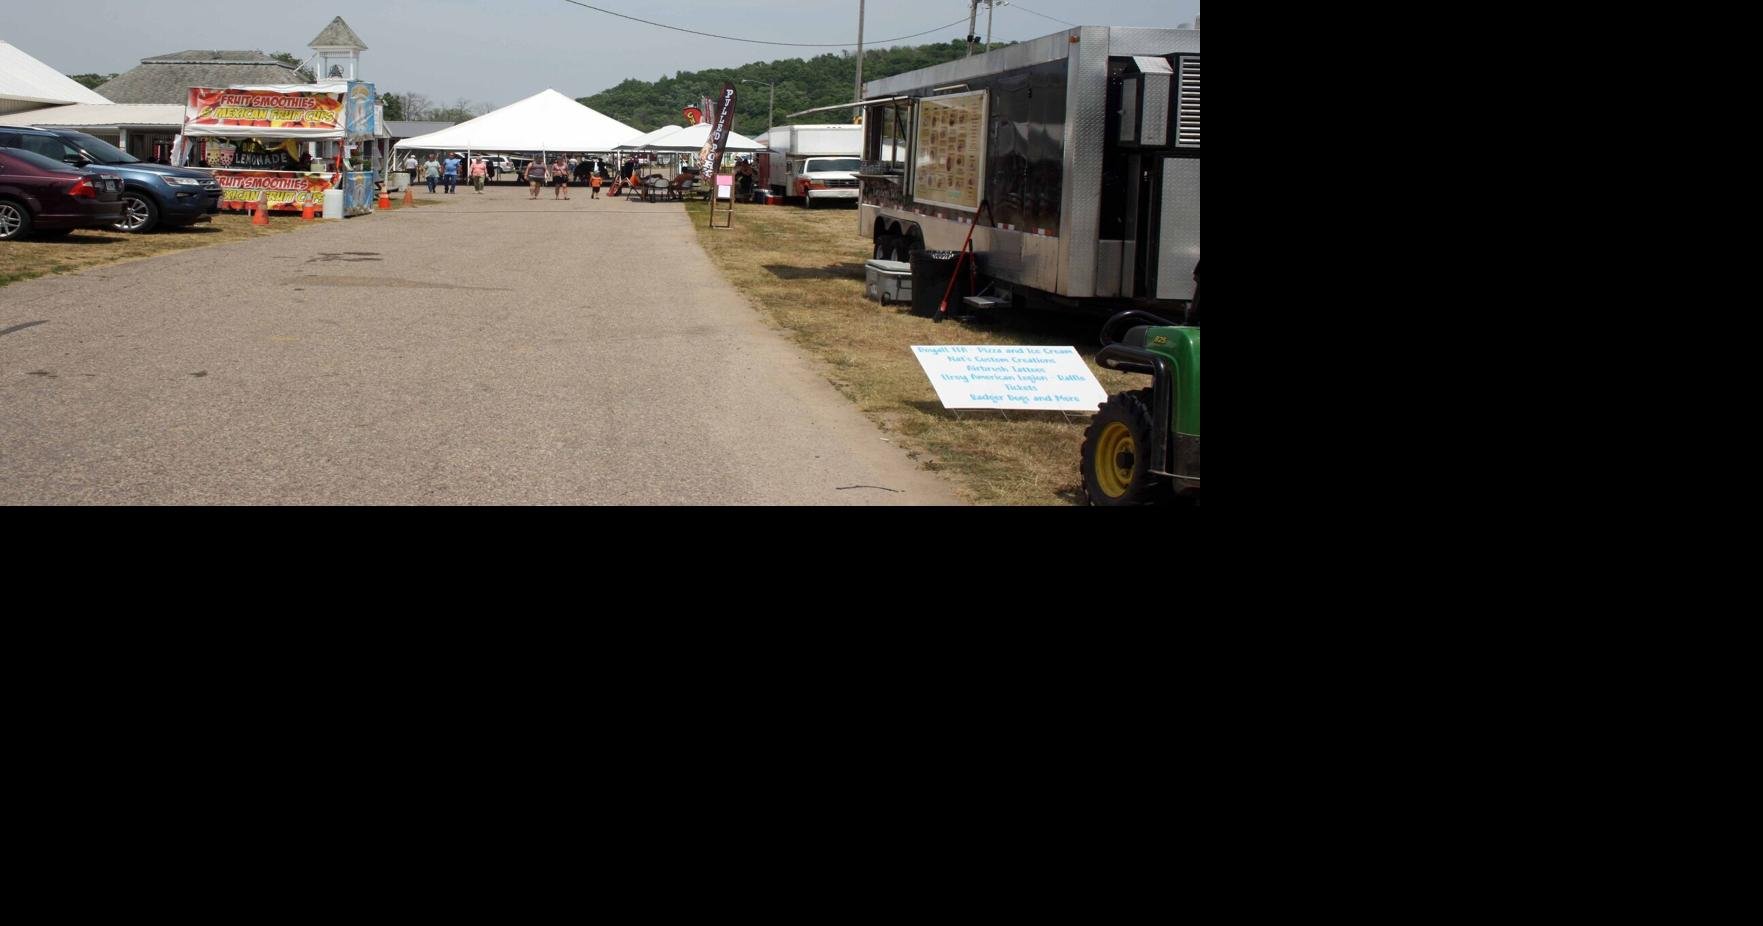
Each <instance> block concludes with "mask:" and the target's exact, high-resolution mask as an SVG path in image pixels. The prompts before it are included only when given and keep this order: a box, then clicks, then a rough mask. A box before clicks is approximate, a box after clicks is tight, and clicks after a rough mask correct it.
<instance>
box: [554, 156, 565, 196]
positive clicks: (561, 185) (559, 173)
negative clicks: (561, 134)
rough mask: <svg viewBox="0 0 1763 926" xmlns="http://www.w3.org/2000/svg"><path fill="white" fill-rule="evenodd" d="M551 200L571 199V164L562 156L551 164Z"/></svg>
mask: <svg viewBox="0 0 1763 926" xmlns="http://www.w3.org/2000/svg"><path fill="white" fill-rule="evenodd" d="M551 198H552V199H568V198H569V162H567V161H565V160H563V155H561V154H560V155H558V156H557V159H556V160H554V161H552V162H551Z"/></svg>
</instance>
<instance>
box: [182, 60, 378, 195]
mask: <svg viewBox="0 0 1763 926" xmlns="http://www.w3.org/2000/svg"><path fill="white" fill-rule="evenodd" d="M389 140H390V135H389V133H387V132H386V131H385V130H384V120H383V119H381V118H380V117H379V98H378V94H377V93H376V92H375V90H374V85H373V84H371V83H368V82H367V81H361V80H324V81H319V82H318V83H315V84H288V85H280V86H233V87H227V88H225V89H214V88H208V87H192V88H191V89H190V93H189V98H188V101H187V102H186V103H185V105H184V128H183V134H182V135H181V136H180V137H179V139H178V149H175V151H174V163H188V164H190V165H191V166H201V167H208V168H211V169H213V171H214V178H215V180H216V181H218V182H219V183H220V187H221V202H220V205H221V208H222V209H249V208H251V206H252V204H255V203H262V204H263V205H264V206H265V207H266V208H268V209H272V210H282V211H292V212H299V211H301V210H302V209H304V208H305V207H306V206H307V205H308V204H310V205H311V206H312V207H313V209H314V210H322V209H323V208H324V193H325V191H326V190H331V189H340V190H341V191H342V194H343V215H345V216H354V215H366V214H367V213H369V212H372V211H373V210H374V204H375V196H374V193H375V190H376V184H377V183H378V182H379V181H380V180H381V179H383V178H384V176H385V173H384V171H385V170H386V144H387V142H388V141H389Z"/></svg>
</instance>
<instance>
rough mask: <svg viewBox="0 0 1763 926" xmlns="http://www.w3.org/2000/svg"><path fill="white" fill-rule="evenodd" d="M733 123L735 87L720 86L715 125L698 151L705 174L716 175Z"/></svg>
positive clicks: (728, 84) (730, 85)
mask: <svg viewBox="0 0 1763 926" xmlns="http://www.w3.org/2000/svg"><path fill="white" fill-rule="evenodd" d="M734 123H735V85H734V84H732V83H725V84H723V85H722V95H721V96H719V97H717V105H716V124H715V125H714V126H712V127H711V129H710V135H709V137H708V138H705V139H704V147H703V148H700V149H699V150H698V159H699V160H700V161H701V162H703V165H704V172H705V173H706V174H714V173H716V168H717V165H719V164H721V163H722V149H723V147H724V146H725V145H727V144H728V133H729V130H730V129H732V128H734Z"/></svg>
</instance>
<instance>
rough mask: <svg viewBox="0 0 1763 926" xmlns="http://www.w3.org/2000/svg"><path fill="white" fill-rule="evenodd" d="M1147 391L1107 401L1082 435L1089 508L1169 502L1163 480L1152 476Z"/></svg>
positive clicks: (1149, 412) (1149, 401) (1084, 474)
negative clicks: (1094, 506)
mask: <svg viewBox="0 0 1763 926" xmlns="http://www.w3.org/2000/svg"><path fill="white" fill-rule="evenodd" d="M1153 452H1154V450H1153V448H1152V447H1151V390H1149V389H1139V390H1136V391H1134V392H1122V393H1119V394H1117V395H1112V396H1109V397H1108V401H1107V402H1106V403H1104V404H1103V405H1102V408H1101V409H1100V410H1099V411H1097V412H1096V417H1095V418H1093V419H1091V420H1090V428H1089V430H1088V431H1085V432H1084V443H1083V460H1082V462H1081V463H1080V464H1079V466H1078V469H1079V471H1080V472H1082V474H1083V487H1084V499H1085V500H1086V501H1088V502H1089V503H1090V504H1092V505H1097V506H1102V507H1110V508H1112V507H1123V506H1126V505H1149V504H1155V503H1158V502H1163V501H1167V500H1169V498H1170V495H1171V493H1170V488H1169V483H1168V481H1167V480H1165V479H1163V478H1162V477H1160V476H1153V475H1151V462H1152V461H1151V454H1152V453H1153Z"/></svg>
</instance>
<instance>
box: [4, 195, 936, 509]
mask: <svg viewBox="0 0 1763 926" xmlns="http://www.w3.org/2000/svg"><path fill="white" fill-rule="evenodd" d="M418 195H422V196H427V193H426V192H419V194H418ZM571 195H572V197H573V198H572V200H571V201H568V202H560V201H554V200H553V198H552V193H551V191H550V190H546V191H545V192H544V193H543V195H542V199H541V200H540V201H538V202H533V201H531V200H529V199H528V198H527V192H526V190H525V189H524V188H518V189H517V188H510V187H501V188H492V189H490V190H487V191H486V192H485V193H484V194H483V195H478V194H475V193H473V192H472V191H471V189H470V188H469V187H462V188H461V189H460V192H459V193H457V194H455V195H454V196H450V197H449V196H446V195H445V194H444V193H443V194H440V196H441V198H444V199H446V200H448V201H447V202H446V203H445V204H444V205H441V206H427V207H418V208H416V209H413V210H398V211H395V212H393V213H391V214H389V215H376V216H371V217H363V218H358V219H347V220H343V221H340V222H339V221H332V222H320V223H319V224H318V226H317V227H315V228H310V229H303V230H301V231H299V232H297V233H294V234H288V235H277V236H275V237H271V238H263V239H258V240H255V241H245V242H239V243H236V244H230V245H222V246H218V247H212V248H201V249H196V250H191V251H183V252H179V253H176V254H170V255H164V256H160V257H155V258H151V259H148V260H143V261H136V262H133V263H124V264H116V265H112V266H108V267H99V268H95V269H92V270H88V271H85V272H83V273H78V274H71V275H66V276H57V277H47V278H40V279H37V280H30V281H27V282H23V283H14V284H12V285H10V286H4V287H0V503H3V504H13V505H18V504H519V505H527V504H635V505H673V504H688V505H725V504H740V505H782V504H807V505H900V504H909V505H910V504H920V505H922V504H957V503H959V499H958V497H957V496H956V494H955V493H954V491H953V490H952V489H951V488H950V487H949V486H948V484H947V483H945V482H943V481H942V479H940V478H939V477H937V476H935V475H934V474H931V473H929V472H927V471H925V470H923V469H921V468H919V467H918V466H917V465H916V464H915V463H913V462H912V461H911V460H909V459H907V457H906V456H905V454H904V453H903V452H902V451H900V450H899V449H898V448H896V447H895V446H894V445H893V444H891V443H889V442H887V441H885V440H883V439H882V434H881V433H880V431H878V430H877V429H876V427H875V426H874V425H873V424H871V423H870V422H869V421H868V420H867V419H865V418H864V417H863V416H862V414H861V413H859V412H858V411H857V410H856V408H855V407H854V406H852V404H851V403H850V402H849V401H848V400H846V399H845V398H844V397H843V396H841V395H839V394H838V392H837V391H835V390H834V389H833V388H832V386H831V385H829V384H828V383H827V381H826V379H825V378H824V377H823V376H822V375H821V374H820V372H819V370H818V369H817V367H816V366H815V365H814V362H813V361H811V360H809V359H808V358H806V357H804V356H803V355H802V354H801V352H800V351H799V350H798V349H797V348H795V347H794V346H793V345H791V344H790V343H789V342H788V341H787V340H786V339H785V338H784V336H783V335H782V334H781V333H780V332H779V331H777V330H775V329H773V328H771V327H769V326H768V325H767V324H766V323H764V322H763V321H761V319H760V317H759V315H758V313H756V312H755V311H754V309H753V308H752V307H751V306H750V305H748V304H747V303H746V302H745V301H744V300H743V299H742V298H741V297H740V296H739V295H737V294H735V293H734V292H733V291H732V290H730V289H729V288H728V286H727V284H725V283H724V281H723V280H722V278H721V276H720V275H719V274H718V273H717V272H716V270H715V269H714V268H713V267H711V266H710V264H709V262H708V260H707V259H706V258H705V256H704V254H703V251H702V250H701V249H700V248H699V247H698V245H697V242H696V238H695V231H694V229H693V228H692V227H691V226H690V225H689V224H688V222H687V219H686V217H685V213H684V211H683V210H682V208H681V207H680V206H679V205H678V204H647V203H632V202H626V201H625V200H624V199H623V198H622V197H621V198H617V199H609V198H606V197H602V198H601V199H599V200H591V199H589V198H588V194H587V191H586V190H579V191H572V193H571ZM278 221H281V220H278ZM0 247H4V245H3V244H0Z"/></svg>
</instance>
